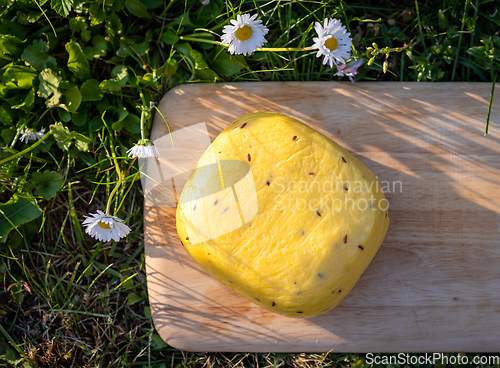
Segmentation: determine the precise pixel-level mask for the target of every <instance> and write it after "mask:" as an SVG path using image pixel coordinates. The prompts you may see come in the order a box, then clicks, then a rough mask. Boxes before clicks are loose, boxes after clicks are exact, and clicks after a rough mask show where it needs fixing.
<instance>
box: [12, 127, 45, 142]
mask: <svg viewBox="0 0 500 368" xmlns="http://www.w3.org/2000/svg"><path fill="white" fill-rule="evenodd" d="M18 130H19V129H18ZM44 135H45V128H42V129H40V131H39V132H37V131H36V130H34V129H31V128H26V129H21V136H20V137H19V140H20V141H24V143H28V141H37V140H39V139H40V138H42V137H43V136H44Z"/></svg>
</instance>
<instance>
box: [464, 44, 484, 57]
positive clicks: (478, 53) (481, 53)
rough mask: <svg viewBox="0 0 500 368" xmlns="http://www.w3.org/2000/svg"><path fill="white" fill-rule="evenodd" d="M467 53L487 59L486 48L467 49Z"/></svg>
mask: <svg viewBox="0 0 500 368" xmlns="http://www.w3.org/2000/svg"><path fill="white" fill-rule="evenodd" d="M467 53H468V54H470V55H472V56H475V57H477V58H484V57H486V46H475V47H471V48H469V49H467Z"/></svg>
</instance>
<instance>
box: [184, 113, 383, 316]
mask: <svg viewBox="0 0 500 368" xmlns="http://www.w3.org/2000/svg"><path fill="white" fill-rule="evenodd" d="M387 207H388V203H387V201H386V200H385V196H384V194H383V191H382V188H381V185H380V182H379V181H378V179H377V178H376V176H375V175H374V174H373V173H372V172H371V171H370V170H369V169H367V168H366V167H365V166H364V165H363V164H362V163H361V162H360V161H359V160H358V159H356V158H355V157H354V156H353V155H351V154H350V153H349V152H348V151H347V150H345V149H344V148H342V147H340V146H339V145H337V144H336V143H335V142H333V141H332V140H330V139H328V138H327V137H325V136H324V135H322V134H320V133H319V132H317V131H315V130H313V129H311V128H309V127H308V126H307V125H305V124H303V123H301V122H299V121H297V120H295V119H293V118H290V117H288V116H285V115H281V114H277V113H273V112H257V113H253V114H248V115H245V116H243V117H241V118H239V119H237V120H236V121H235V122H233V123H232V124H231V125H229V126H228V127H227V128H226V129H225V130H224V131H223V132H221V133H220V135H219V136H218V137H217V138H216V139H215V140H214V141H213V143H212V144H211V146H210V147H209V148H208V150H207V151H206V152H205V153H204V154H203V156H202V157H201V158H200V160H199V162H198V165H197V169H196V170H195V171H194V172H193V174H192V175H191V177H190V178H189V180H188V181H187V183H186V185H185V187H184V189H183V191H182V194H181V196H180V198H179V205H178V207H177V218H176V221H177V231H178V234H179V237H180V239H181V241H182V243H183V244H184V247H185V249H186V251H187V252H188V253H189V254H190V255H191V257H193V259H194V260H195V261H196V262H197V263H198V264H199V265H200V266H201V267H202V268H203V269H204V270H205V271H206V272H207V273H208V274H210V275H211V276H213V277H214V278H216V279H217V280H218V281H220V282H221V283H222V284H224V285H226V286H227V287H229V288H230V289H232V290H234V291H236V292H237V293H239V294H240V295H242V296H243V297H245V298H247V299H249V300H251V301H252V302H254V303H256V304H258V305H260V306H262V307H264V308H266V309H268V310H271V311H274V312H276V313H280V314H284V315H287V316H290V317H312V316H316V315H318V314H321V313H323V312H325V311H327V310H330V309H332V308H333V307H335V306H336V305H337V304H338V303H339V302H340V301H341V300H342V299H343V298H344V297H345V295H346V294H347V293H348V292H349V291H350V290H351V289H352V287H353V286H354V284H355V283H356V282H357V280H358V279H359V277H360V276H361V274H362V273H363V272H364V270H365V269H366V267H367V266H368V264H369V263H370V261H371V260H372V258H373V256H374V255H375V253H376V252H377V250H378V248H379V247H380V245H381V243H382V241H383V239H384V237H385V234H386V231H387V227H388V225H389V217H388V212H387Z"/></svg>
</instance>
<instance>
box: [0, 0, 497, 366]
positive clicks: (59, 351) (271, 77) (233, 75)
mask: <svg viewBox="0 0 500 368" xmlns="http://www.w3.org/2000/svg"><path fill="white" fill-rule="evenodd" d="M256 11H258V13H259V14H260V18H261V19H262V20H263V23H264V24H265V25H266V26H267V27H268V28H269V29H270V32H269V34H268V36H267V39H268V40H269V43H268V45H266V46H269V47H280V48H284V47H294V48H302V47H307V46H311V45H312V40H311V39H312V37H314V29H313V24H314V22H315V21H322V20H323V19H324V18H325V17H334V18H338V19H341V20H342V22H343V23H344V24H345V25H346V26H347V27H348V29H349V30H350V32H351V33H352V37H353V39H354V48H355V50H354V51H353V53H354V55H356V57H360V58H363V59H365V61H366V63H365V66H364V67H363V68H362V69H361V70H360V73H359V75H358V76H357V80H365V81H381V80H384V81H395V82H396V81H422V82H437V81H483V82H489V83H491V84H492V93H493V91H494V90H493V87H494V84H493V83H492V82H493V81H496V80H497V77H498V72H499V70H500V64H499V62H498V60H499V56H500V52H499V49H500V37H499V34H498V30H499V28H500V27H499V24H500V11H498V4H496V3H495V2H494V1H488V0H483V1H479V0H462V1H451V0H439V1H418V0H415V1H398V2H396V1H384V0H381V1H350V2H348V3H347V2H338V1H326V2H322V1H313V0H304V1H291V0H290V1H287V0H283V1H274V0H269V1H260V0H245V1H227V2H223V1H222V0H212V1H211V2H210V5H207V6H202V5H201V3H200V2H199V1H195V0H169V1H165V2H164V1H160V0H144V1H139V0H127V1H124V0H114V1H111V0H106V1H80V2H73V1H69V0H52V1H51V2H48V1H41V0H40V1H34V0H33V1H24V2H15V3H14V2H11V1H0V17H1V19H2V23H1V25H0V36H1V38H0V49H1V56H0V98H1V101H0V102H1V104H0V122H1V124H2V125H1V132H0V140H1V143H2V146H3V150H2V151H1V152H0V216H1V217H0V236H2V238H1V239H0V282H1V288H0V300H2V303H1V304H0V366H17V367H70V366H71V367H111V366H113V367H128V366H151V367H254V366H255V367H320V366H321V367H334V366H335V367H361V366H364V365H365V363H366V360H365V356H364V355H363V354H339V353H324V354H307V353H300V354H278V353H273V354H250V353H240V354H227V353H213V354H208V353H186V352H182V351H178V350H176V349H174V348H172V347H169V346H167V345H166V344H165V343H164V342H163V341H162V340H161V338H160V337H159V336H158V334H157V333H156V332H155V329H154V326H153V323H152V320H151V313H150V309H149V303H148V297H147V287H146V274H145V267H144V237H143V228H142V225H143V224H142V221H143V220H142V210H143V208H142V206H143V196H142V192H141V187H140V183H139V174H138V168H137V163H136V162H135V161H133V160H131V159H129V158H127V155H126V151H127V149H128V148H130V147H131V146H132V145H133V144H134V143H135V142H137V140H138V139H140V136H141V134H140V133H141V132H140V120H141V115H142V117H143V118H144V122H145V127H146V132H147V131H148V130H149V128H150V126H151V121H152V111H150V110H149V108H148V107H149V104H150V102H154V103H157V102H158V101H159V100H160V98H161V97H162V96H163V95H164V94H165V92H167V91H168V90H169V89H170V88H172V87H174V86H176V85H179V84H183V83H196V82H224V81H226V82H233V81H256V82H257V81H316V80H338V79H339V78H338V77H334V76H333V74H334V71H332V70H329V69H328V68H326V67H325V66H323V65H322V64H321V60H319V59H316V58H315V52H314V51H306V52H297V51H292V52H279V53H273V52H263V51H259V52H256V53H254V54H253V55H251V56H247V57H242V56H231V55H229V54H228V53H227V52H226V51H225V49H223V48H222V47H220V46H218V45H215V44H214V43H213V42H212V41H217V40H219V36H218V35H220V34H221V32H222V27H223V25H224V24H227V22H228V20H229V19H231V18H233V17H235V15H236V14H239V13H241V12H250V13H254V12H256ZM384 71H385V72H384ZM488 116H489V112H488V111H485V112H484V119H485V129H487V128H486V127H487V117H488ZM18 128H33V129H34V130H36V131H38V130H40V129H41V128H45V129H46V132H49V133H50V134H48V135H47V136H46V137H45V139H44V141H43V143H40V141H38V142H36V143H35V142H32V141H31V142H28V143H23V142H21V141H19V136H20V134H19V132H18ZM113 155H114V156H115V159H112V156H113ZM116 169H119V170H120V171H119V172H120V174H122V175H123V181H122V182H121V185H119V186H117V183H118V180H119V176H120V175H118V173H117V170H116ZM115 188H117V191H116V195H114V196H113V199H112V201H110V202H109V205H110V208H111V210H112V212H113V213H115V214H116V215H117V216H119V217H121V218H123V219H124V220H125V222H126V223H127V224H128V225H129V226H130V228H131V229H132V231H131V233H130V234H129V235H128V236H127V237H126V239H124V240H122V241H120V242H114V241H112V242H107V243H102V242H97V241H95V240H94V239H92V238H90V237H89V236H88V235H86V234H85V233H84V231H83V228H82V224H81V223H82V221H83V219H84V216H85V215H87V214H89V213H95V212H96V210H98V209H100V210H104V209H105V208H106V206H107V204H108V203H107V201H108V198H110V195H111V192H112V191H113V190H114V189H115ZM396 366H397V365H396ZM421 366H425V365H421Z"/></svg>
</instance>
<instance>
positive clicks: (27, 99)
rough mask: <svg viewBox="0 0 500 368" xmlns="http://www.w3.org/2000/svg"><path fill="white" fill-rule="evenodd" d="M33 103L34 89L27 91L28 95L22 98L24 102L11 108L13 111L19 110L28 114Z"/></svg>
mask: <svg viewBox="0 0 500 368" xmlns="http://www.w3.org/2000/svg"><path fill="white" fill-rule="evenodd" d="M34 102H35V89H34V88H32V89H30V90H29V92H28V94H27V95H26V97H25V98H24V100H23V101H22V102H21V103H20V104H17V105H14V106H12V108H13V109H21V110H23V111H24V112H25V113H28V112H30V111H31V108H32V107H33V103H34Z"/></svg>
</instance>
